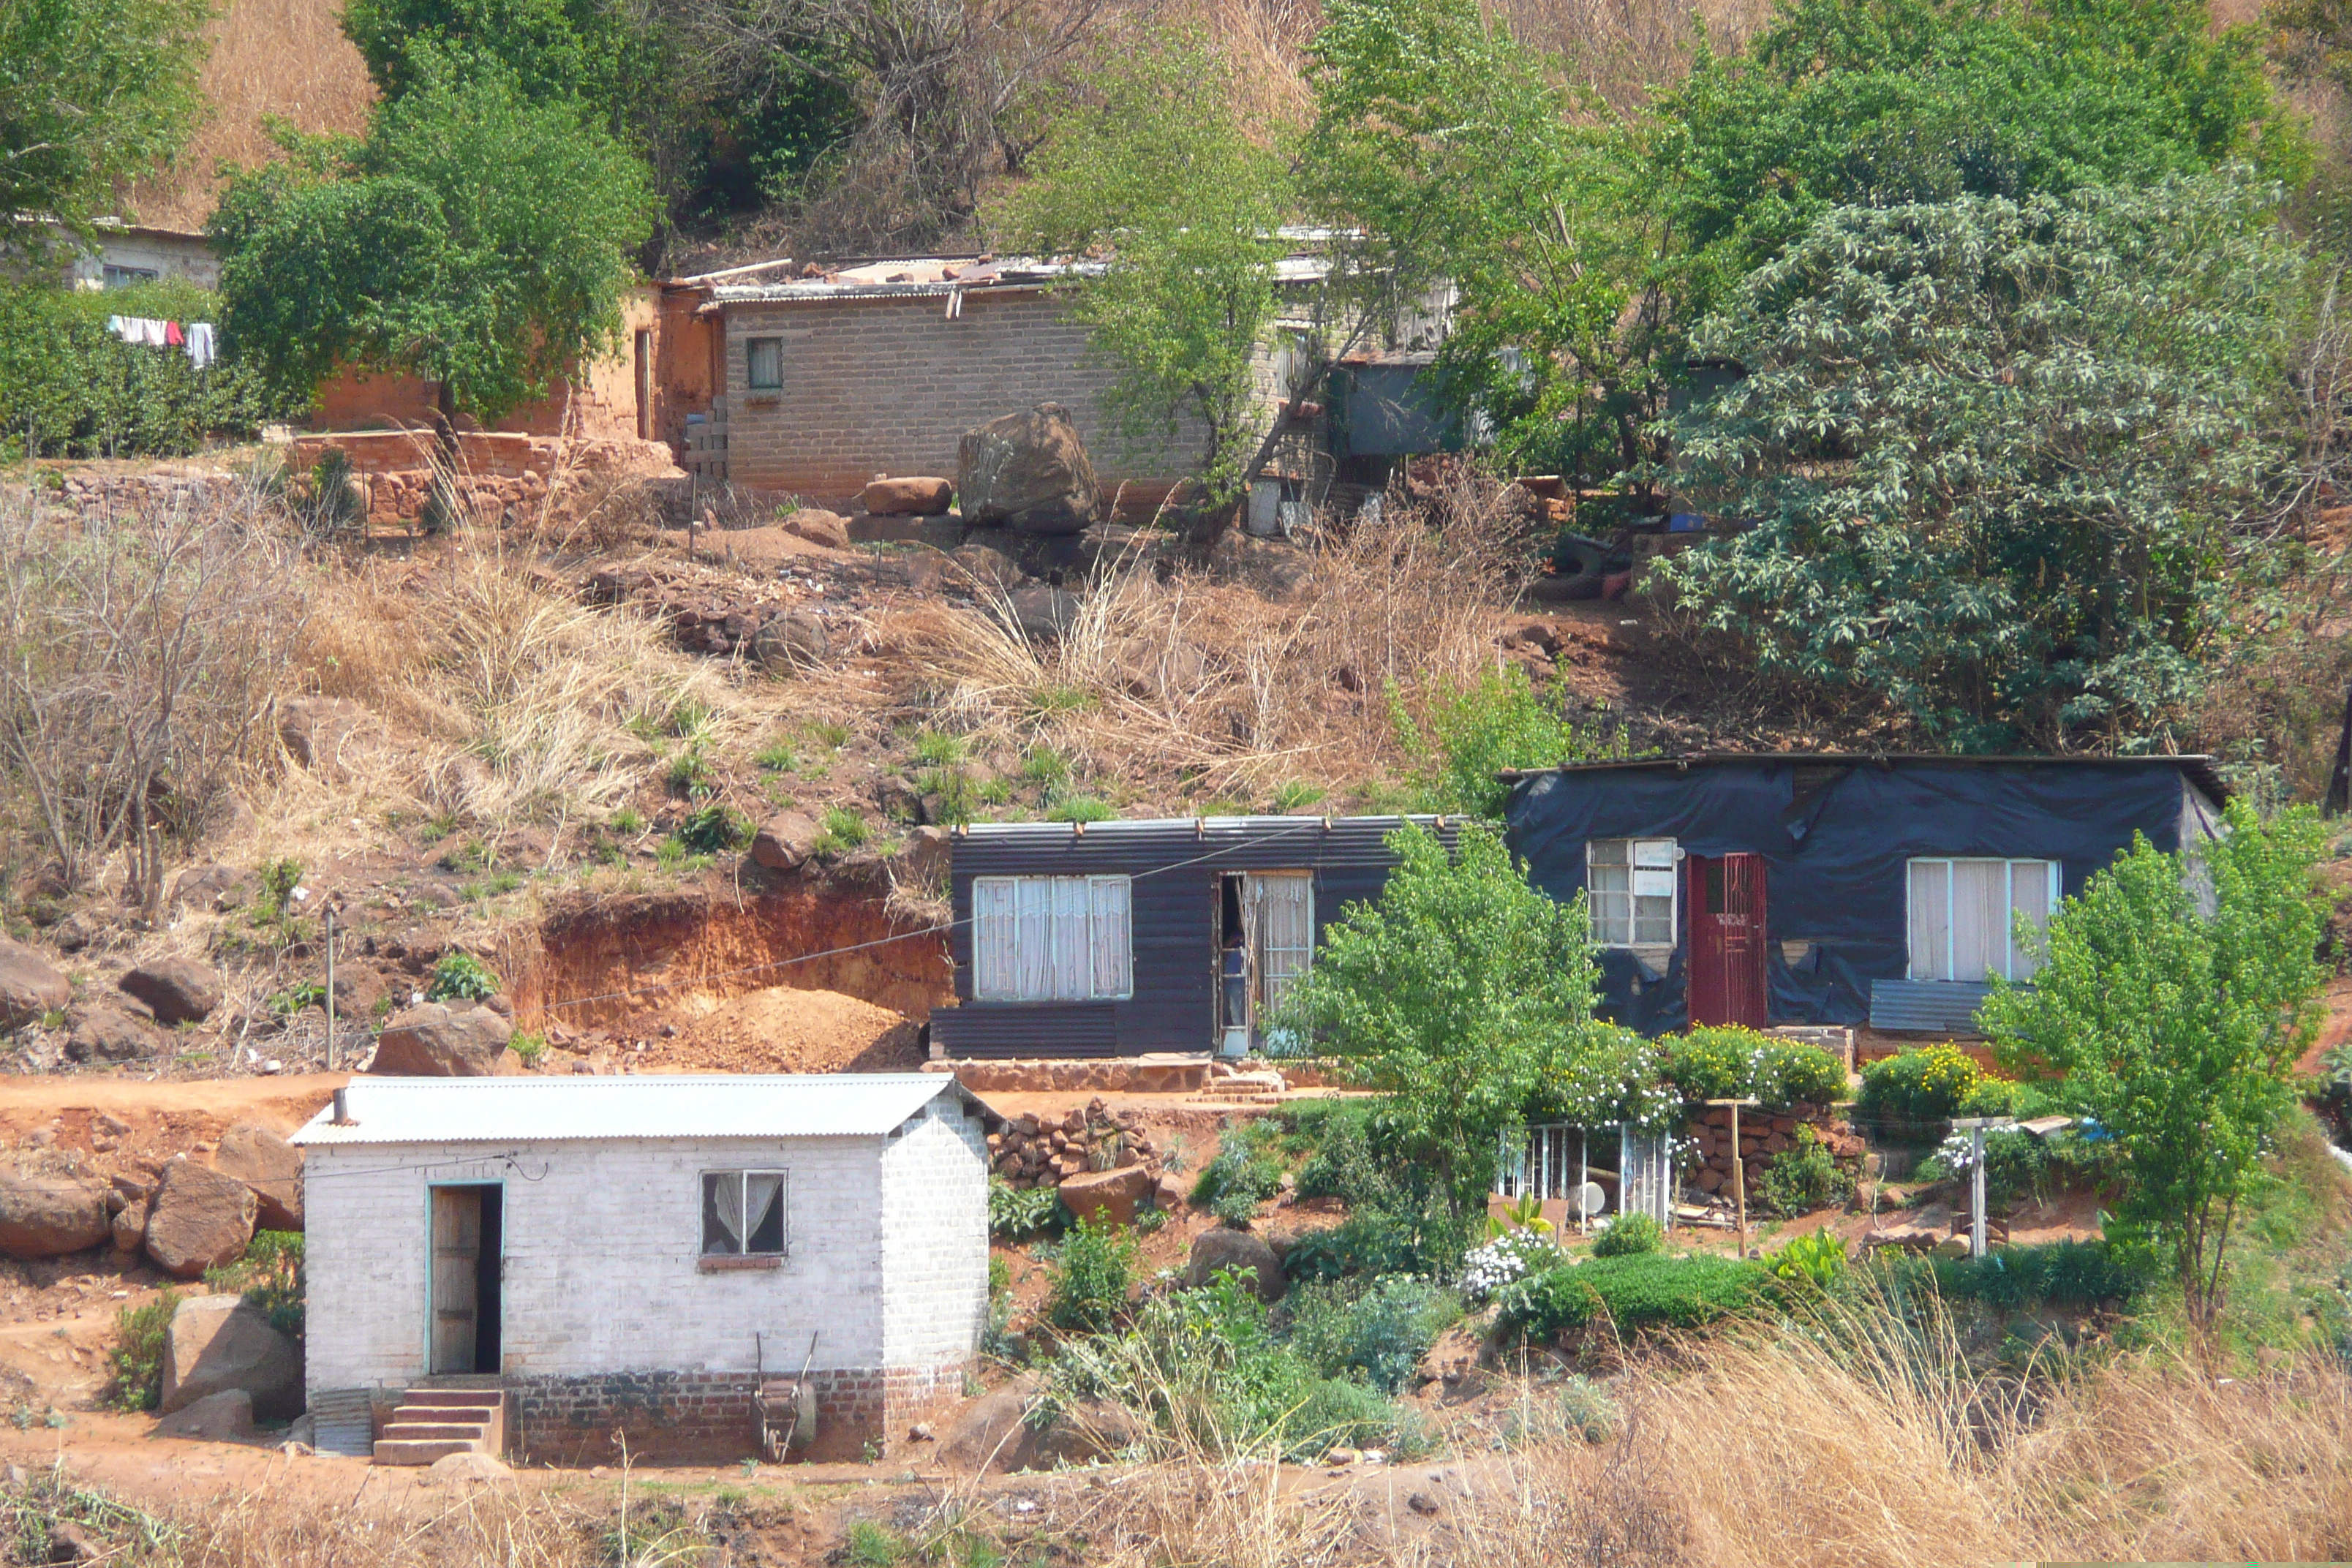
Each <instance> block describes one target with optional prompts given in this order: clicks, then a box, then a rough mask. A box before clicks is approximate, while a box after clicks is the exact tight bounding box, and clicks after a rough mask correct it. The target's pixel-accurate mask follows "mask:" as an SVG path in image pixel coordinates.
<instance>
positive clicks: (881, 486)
mask: <svg viewBox="0 0 2352 1568" xmlns="http://www.w3.org/2000/svg"><path fill="white" fill-rule="evenodd" d="M954 499H955V487H954V486H953V485H952V484H950V483H949V482H948V481H947V480H946V479H877V480H875V481H874V482H873V483H872V484H870V485H868V486H866V489H865V490H864V491H863V492H862V493H860V494H859V496H858V498H857V504H858V505H859V506H861V507H863V508H865V509H866V511H867V512H869V513H870V514H872V515H873V516H875V517H938V516H940V514H941V513H943V512H945V511H946V510H948V503H949V502H950V500H954Z"/></svg>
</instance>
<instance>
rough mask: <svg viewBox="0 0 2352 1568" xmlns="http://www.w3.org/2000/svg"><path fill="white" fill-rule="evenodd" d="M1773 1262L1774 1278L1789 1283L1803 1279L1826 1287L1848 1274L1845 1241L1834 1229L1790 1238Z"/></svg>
mask: <svg viewBox="0 0 2352 1568" xmlns="http://www.w3.org/2000/svg"><path fill="white" fill-rule="evenodd" d="M1770 1261H1771V1267H1772V1278H1774V1279H1779V1280H1781V1281H1783V1282H1784V1283H1788V1284H1794V1283H1796V1282H1797V1281H1799V1280H1803V1281H1805V1282H1806V1283H1808V1284H1811V1285H1813V1286H1815V1287H1817V1288H1819V1289H1824V1290H1826V1289H1829V1287H1830V1286H1832V1284H1835V1283H1836V1282H1837V1281H1838V1280H1839V1279H1843V1277H1844V1275H1845V1243H1844V1242H1843V1241H1840V1240H1839V1239H1838V1237H1837V1235H1836V1233H1835V1232H1833V1231H1828V1230H1816V1231H1809V1232H1807V1233H1806V1234H1805V1235H1803V1236H1800V1237H1791V1238H1790V1241H1789V1244H1788V1245H1787V1246H1786V1247H1782V1248H1780V1251H1778V1252H1776V1253H1774V1254H1773V1255H1772V1258H1771V1260H1770Z"/></svg>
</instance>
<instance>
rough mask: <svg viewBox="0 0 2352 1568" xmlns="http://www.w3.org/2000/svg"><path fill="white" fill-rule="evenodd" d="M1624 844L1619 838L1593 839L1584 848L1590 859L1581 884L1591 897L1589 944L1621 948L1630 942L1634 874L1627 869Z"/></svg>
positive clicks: (1631, 935)
mask: <svg viewBox="0 0 2352 1568" xmlns="http://www.w3.org/2000/svg"><path fill="white" fill-rule="evenodd" d="M1587 851H1588V853H1589V854H1590V855H1591V860H1590V861H1589V862H1588V863H1587V866H1586V869H1585V875H1584V882H1585V888H1586V890H1587V891H1588V892H1589V893H1590V894H1591V911H1592V940H1593V941H1595V942H1601V943H1604V944H1606V945H1610V946H1614V947H1623V946H1624V945H1626V944H1627V943H1628V942H1632V941H1633V899H1632V898H1631V897H1630V896H1629V895H1630V894H1631V893H1632V892H1633V872H1632V871H1630V870H1629V869H1627V868H1626V864H1625V860H1626V854H1625V851H1626V843H1625V840H1623V839H1622V838H1601V839H1595V840H1594V841H1593V842H1592V843H1591V845H1589V846H1587Z"/></svg>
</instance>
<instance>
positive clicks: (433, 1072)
mask: <svg viewBox="0 0 2352 1568" xmlns="http://www.w3.org/2000/svg"><path fill="white" fill-rule="evenodd" d="M512 1038H514V1025H513V1023H512V1022H510V1021H509V1020H508V1019H507V1018H505V1017H503V1016H500V1015H499V1014H498V1013H495V1012H492V1011H491V1010H490V1009H489V1008H488V1007H452V1006H450V1005H447V1004H446V1003H443V1002H425V1003H422V1004H420V1005H417V1006H415V1007H411V1008H410V1009H408V1011H406V1012H405V1013H395V1014H394V1015H393V1017H392V1021H391V1022H389V1023H387V1024H386V1025H384V1026H383V1034H382V1035H380V1036H378V1037H376V1042H375V1061H374V1063H373V1065H372V1066H371V1067H370V1068H368V1071H370V1072H373V1073H397V1074H402V1075H404V1076H406V1077H410V1078H505V1077H509V1076H511V1075H513V1074H516V1073H519V1072H520V1071H521V1070H522V1064H521V1062H520V1061H519V1060H517V1059H516V1058H515V1054H514V1053H513V1052H512V1051H510V1050H509V1049H507V1042H508V1041H509V1040H510V1039H512Z"/></svg>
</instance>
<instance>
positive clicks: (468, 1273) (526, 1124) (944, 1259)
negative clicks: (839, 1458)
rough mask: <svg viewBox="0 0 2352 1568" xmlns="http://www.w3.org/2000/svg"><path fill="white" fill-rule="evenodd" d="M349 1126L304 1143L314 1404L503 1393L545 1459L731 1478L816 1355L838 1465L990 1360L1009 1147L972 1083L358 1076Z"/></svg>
mask: <svg viewBox="0 0 2352 1568" xmlns="http://www.w3.org/2000/svg"><path fill="white" fill-rule="evenodd" d="M343 1106H344V1111H345V1115H346V1118H347V1120H346V1121H345V1122H343V1123H340V1124H339V1123H338V1122H337V1121H335V1111H334V1110H333V1108H332V1107H330V1108H329V1109H328V1110H322V1111H320V1113H319V1115H318V1116H316V1117H314V1118H313V1119H312V1120H311V1121H310V1123H309V1125H307V1126H305V1127H304V1128H303V1129H302V1131H300V1132H299V1133H297V1134H296V1135H295V1142H298V1143H300V1144H302V1145H304V1147H305V1148H306V1150H307V1155H308V1164H307V1168H306V1172H305V1179H304V1186H305V1201H306V1209H307V1227H308V1232H309V1244H308V1264H307V1268H308V1276H309V1289H310V1304H309V1320H308V1374H307V1382H308V1384H309V1389H310V1395H311V1399H312V1403H313V1405H314V1407H315V1406H316V1405H318V1404H319V1402H320V1398H321V1396H326V1397H327V1398H328V1399H329V1400H330V1401H332V1400H333V1399H334V1398H335V1396H337V1395H339V1394H340V1395H341V1396H343V1398H344V1399H346V1400H348V1397H349V1394H350V1393H351V1392H352V1391H357V1390H364V1391H366V1392H367V1393H368V1394H369V1396H370V1398H371V1400H372V1401H373V1404H374V1405H376V1406H377V1407H378V1408H379V1409H382V1408H385V1407H388V1406H389V1405H392V1404H394V1403H396V1402H397V1400H398V1398H399V1396H400V1394H402V1393H403V1391H404V1390H406V1389H409V1388H411V1387H417V1386H429V1385H431V1384H434V1383H436V1381H446V1382H447V1383H449V1384H474V1385H480V1384H495V1385H496V1386H499V1387H503V1388H504V1389H506V1390H507V1392H508V1395H509V1409H510V1412H511V1415H510V1416H509V1440H510V1441H512V1442H515V1443H517V1444H519V1446H520V1447H521V1449H522V1450H523V1452H524V1453H525V1454H526V1455H527V1456H529V1457H530V1458H543V1459H548V1460H553V1461H556V1462H564V1461H567V1460H580V1461H583V1462H589V1463H595V1462H602V1461H603V1460H604V1459H606V1458H610V1457H612V1456H613V1454H614V1451H615V1450H614V1447H613V1442H612V1437H613V1434H614V1431H615V1429H620V1430H622V1431H625V1433H626V1434H627V1440H628V1443H629V1447H630V1449H631V1451H632V1453H633V1454H637V1455H641V1456H645V1457H650V1458H739V1457H741V1456H743V1455H745V1454H749V1453H751V1452H753V1451H754V1449H755V1447H756V1443H757V1435H756V1430H755V1426H754V1417H753V1415H752V1394H753V1391H754V1390H755V1388H756V1386H757V1384H758V1380H759V1376H760V1373H761V1369H762V1368H763V1367H764V1369H765V1373H766V1374H767V1375H768V1376H769V1377H771V1378H774V1377H778V1376H787V1377H789V1376H796V1375H798V1374H799V1373H800V1372H801V1369H802V1367H803V1364H804V1363H805V1364H806V1365H807V1366H808V1367H809V1368H810V1376H809V1383H810V1384H812V1385H813V1386H814V1388H815V1389H816V1391H817V1400H818V1423H819V1439H818V1442H819V1447H818V1450H817V1451H818V1452H820V1453H834V1454H840V1453H848V1454H855V1453H856V1452H857V1451H858V1450H859V1449H860V1448H861V1447H863V1446H864V1445H866V1443H869V1442H871V1443H875V1444H877V1445H878V1446H881V1447H888V1445H889V1443H890V1441H891V1440H892V1439H893V1438H895V1437H903V1436H904V1435H905V1428H906V1425H907V1422H908V1420H910V1419H912V1415H913V1413H914V1412H915V1411H917V1410H919V1408H920V1407H922V1406H923V1405H927V1404H929V1403H930V1402H931V1401H932V1400H934V1399H936V1398H938V1397H940V1396H941V1395H943V1394H952V1393H954V1392H956V1391H957V1390H959V1389H960V1388H961V1380H962V1374H963V1372H964V1369H965V1368H966V1366H967V1365H968V1364H969V1363H970V1362H971V1358H972V1357H973V1355H974V1354H975V1353H976V1352H977V1350H978V1347H979V1341H980V1333H981V1329H982V1324H983V1322H984V1321H985V1320H986V1316H987V1310H988V1189H987V1146H986V1141H985V1135H984V1132H983V1130H982V1125H981V1122H980V1120H979V1117H980V1112H979V1108H978V1103H977V1102H976V1101H974V1100H972V1099H971V1096H970V1095H969V1094H968V1093H966V1092H965V1091H964V1090H963V1089H961V1087H959V1086H958V1085H957V1084H956V1082H955V1080H954V1079H950V1078H945V1077H941V1076H939V1075H933V1074H844V1075H838V1076H831V1077H808V1078H782V1077H778V1078H718V1077H696V1078H689V1077H677V1078H635V1077H629V1078H563V1079H536V1078H520V1079H357V1080H354V1081H353V1082H352V1085H351V1087H350V1088H349V1089H347V1090H346V1091H345V1093H344V1096H343ZM813 1337H814V1350H813V1351H812V1348H811V1343H812V1338H813Z"/></svg>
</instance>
